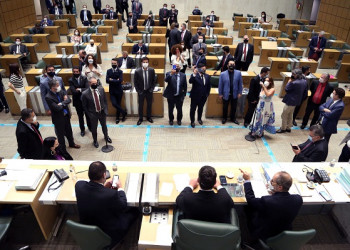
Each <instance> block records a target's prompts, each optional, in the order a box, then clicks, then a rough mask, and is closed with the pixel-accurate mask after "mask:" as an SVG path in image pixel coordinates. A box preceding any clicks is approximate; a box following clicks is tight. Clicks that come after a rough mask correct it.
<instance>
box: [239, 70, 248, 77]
mask: <svg viewBox="0 0 350 250" xmlns="http://www.w3.org/2000/svg"><path fill="white" fill-rule="evenodd" d="M241 74H242V76H249V74H248V72H247V71H241Z"/></svg>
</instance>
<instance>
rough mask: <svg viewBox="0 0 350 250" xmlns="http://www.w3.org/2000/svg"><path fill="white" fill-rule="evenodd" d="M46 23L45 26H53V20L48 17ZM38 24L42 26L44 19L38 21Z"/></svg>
mask: <svg viewBox="0 0 350 250" xmlns="http://www.w3.org/2000/svg"><path fill="white" fill-rule="evenodd" d="M46 24H47V26H53V21H52V20H50V19H47V21H46ZM40 26H41V27H43V26H44V19H43V20H41V21H40Z"/></svg>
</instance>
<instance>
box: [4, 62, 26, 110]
mask: <svg viewBox="0 0 350 250" xmlns="http://www.w3.org/2000/svg"><path fill="white" fill-rule="evenodd" d="M9 66H10V67H9V68H10V80H9V83H8V86H9V88H10V89H12V90H13V91H14V92H15V93H14V95H15V98H16V101H17V103H18V106H19V109H20V110H21V111H22V110H23V109H25V108H27V93H26V90H25V89H24V85H23V77H22V76H21V74H20V71H19V64H18V63H11V64H10V65H9Z"/></svg>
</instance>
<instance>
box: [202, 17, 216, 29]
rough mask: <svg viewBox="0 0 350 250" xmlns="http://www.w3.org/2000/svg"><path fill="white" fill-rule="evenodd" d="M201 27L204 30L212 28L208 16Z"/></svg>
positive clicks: (212, 24)
mask: <svg viewBox="0 0 350 250" xmlns="http://www.w3.org/2000/svg"><path fill="white" fill-rule="evenodd" d="M202 27H205V28H206V29H208V28H212V27H214V22H213V21H211V20H210V17H209V16H207V17H206V19H205V20H204V21H203V23H202Z"/></svg>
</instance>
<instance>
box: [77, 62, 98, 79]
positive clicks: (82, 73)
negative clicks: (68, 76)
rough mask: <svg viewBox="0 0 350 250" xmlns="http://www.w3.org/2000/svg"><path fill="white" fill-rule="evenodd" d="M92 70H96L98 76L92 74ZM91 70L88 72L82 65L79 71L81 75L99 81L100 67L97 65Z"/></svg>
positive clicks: (85, 66)
mask: <svg viewBox="0 0 350 250" xmlns="http://www.w3.org/2000/svg"><path fill="white" fill-rule="evenodd" d="M92 70H96V71H97V72H98V73H99V74H100V75H97V74H96V73H94V72H92ZM92 70H90V68H89V66H88V65H84V67H83V69H82V70H81V75H82V76H86V77H87V78H89V77H95V78H96V79H97V80H99V79H100V78H101V76H102V69H101V67H100V65H97V68H95V67H93V68H92ZM86 72H88V74H86Z"/></svg>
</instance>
